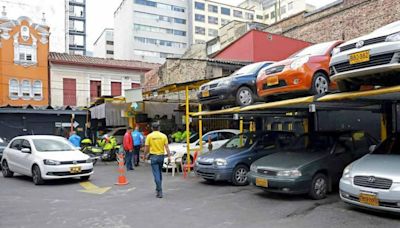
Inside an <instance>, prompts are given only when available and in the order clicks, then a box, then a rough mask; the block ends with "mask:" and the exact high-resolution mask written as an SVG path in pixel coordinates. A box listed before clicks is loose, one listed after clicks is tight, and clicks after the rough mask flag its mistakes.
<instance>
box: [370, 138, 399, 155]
mask: <svg viewBox="0 0 400 228" xmlns="http://www.w3.org/2000/svg"><path fill="white" fill-rule="evenodd" d="M372 154H392V155H400V137H399V136H398V135H393V136H391V137H389V138H387V139H386V140H385V141H383V142H382V143H381V144H379V145H378V147H376V149H375V150H374V151H373V152H372Z"/></svg>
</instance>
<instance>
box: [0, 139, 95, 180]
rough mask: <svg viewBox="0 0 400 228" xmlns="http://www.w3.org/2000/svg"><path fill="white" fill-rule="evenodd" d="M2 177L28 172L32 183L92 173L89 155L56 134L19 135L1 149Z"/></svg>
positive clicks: (84, 176) (84, 175) (85, 175)
mask: <svg viewBox="0 0 400 228" xmlns="http://www.w3.org/2000/svg"><path fill="white" fill-rule="evenodd" d="M1 165H2V167H3V170H2V173H3V176H4V177H12V176H13V174H14V173H19V174H23V175H26V176H31V177H32V178H33V182H34V183H35V184H36V185H39V184H43V183H44V181H45V180H50V179H61V178H72V177H80V178H81V179H82V180H88V179H89V177H90V175H92V174H93V163H92V160H91V159H90V157H89V156H88V155H86V154H84V153H82V152H81V151H79V150H77V149H76V148H75V147H74V146H73V145H72V144H71V143H70V142H69V141H68V140H67V139H65V138H62V137H59V136H48V135H42V136H31V135H30V136H20V137H16V138H14V139H13V140H12V141H11V142H10V143H9V144H8V146H7V147H6V148H5V149H4V152H3V157H2V159H1Z"/></svg>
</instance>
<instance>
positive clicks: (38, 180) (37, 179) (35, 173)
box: [32, 165, 44, 185]
mask: <svg viewBox="0 0 400 228" xmlns="http://www.w3.org/2000/svg"><path fill="white" fill-rule="evenodd" d="M32 179H33V183H34V184H35V185H41V184H44V180H43V179H42V173H41V172H40V168H39V166H37V165H34V166H33V167H32Z"/></svg>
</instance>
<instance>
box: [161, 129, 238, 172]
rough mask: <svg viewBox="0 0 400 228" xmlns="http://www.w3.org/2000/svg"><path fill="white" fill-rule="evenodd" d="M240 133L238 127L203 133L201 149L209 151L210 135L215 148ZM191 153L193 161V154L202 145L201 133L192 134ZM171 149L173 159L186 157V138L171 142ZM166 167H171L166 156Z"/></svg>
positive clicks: (177, 159) (178, 159)
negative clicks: (201, 144) (201, 141)
mask: <svg viewBox="0 0 400 228" xmlns="http://www.w3.org/2000/svg"><path fill="white" fill-rule="evenodd" d="M238 134H240V131H239V130H236V129H223V130H216V131H209V132H207V133H205V134H204V135H203V149H202V150H201V152H202V153H204V152H207V151H208V143H207V142H208V137H209V136H210V137H211V142H212V145H213V150H215V149H218V148H220V147H221V146H222V145H224V144H225V143H226V142H227V141H228V140H229V139H231V138H232V137H233V136H235V135H238ZM189 142H190V150H191V151H190V153H191V161H193V155H194V151H195V149H196V148H199V146H200V140H199V135H198V134H197V133H195V134H193V135H191V136H190V140H189ZM169 150H170V151H171V153H172V156H171V161H177V162H178V161H179V162H180V159H181V158H182V157H183V159H184V160H185V159H186V156H184V155H186V152H187V144H186V139H184V140H183V141H182V142H181V143H171V144H169ZM164 168H171V166H169V165H168V158H167V157H166V158H165V160H164Z"/></svg>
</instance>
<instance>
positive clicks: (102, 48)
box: [93, 28, 114, 59]
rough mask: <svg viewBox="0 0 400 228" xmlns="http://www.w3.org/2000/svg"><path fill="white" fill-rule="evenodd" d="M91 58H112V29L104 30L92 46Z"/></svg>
mask: <svg viewBox="0 0 400 228" xmlns="http://www.w3.org/2000/svg"><path fill="white" fill-rule="evenodd" d="M93 56H94V57H99V58H107V59H113V58H114V29H111V28H105V29H104V30H103V32H101V34H100V36H99V37H98V38H97V40H96V41H95V42H94V44H93Z"/></svg>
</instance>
